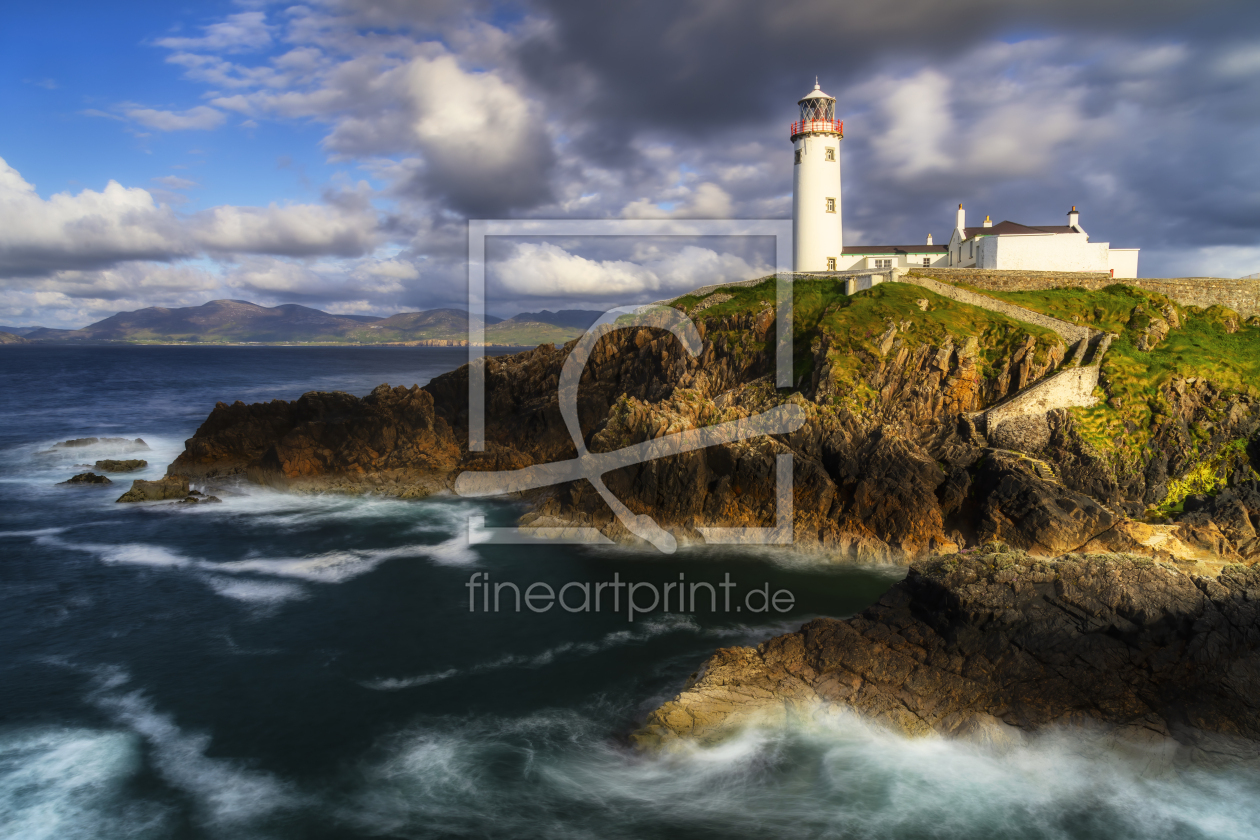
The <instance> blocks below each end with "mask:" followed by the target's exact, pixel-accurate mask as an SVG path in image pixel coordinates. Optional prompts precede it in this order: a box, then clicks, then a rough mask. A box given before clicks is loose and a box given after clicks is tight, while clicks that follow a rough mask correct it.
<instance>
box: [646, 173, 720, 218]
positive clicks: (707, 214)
mask: <svg viewBox="0 0 1260 840" xmlns="http://www.w3.org/2000/svg"><path fill="white" fill-rule="evenodd" d="M669 194H670V196H671V197H673V196H677V197H679V198H682V199H683V200H682V201H681V202H680V201H673V200H669V199H668V198H667V199H665V200H664V201H657V202H653V201H651V200H650V199H646V198H641V199H639V200H638V201H632V202H630V203H629V204H627V205H626V206H625V209H623V210H622V211H621V215H623V216H625V217H626V218H627V219H729V218H731V215H732V212H733V207H734V204H733V202H732V201H731V196H730V194H729V193H727V192H726V190H724V189H722V188H721V187H719V186H718V185H717V184H713V183H709V182H705V183H703V184H700V185H698V186H697V187H696V188H695V189H690V188H685V187H684V188H681V189H677V190H671V191H670V193H669Z"/></svg>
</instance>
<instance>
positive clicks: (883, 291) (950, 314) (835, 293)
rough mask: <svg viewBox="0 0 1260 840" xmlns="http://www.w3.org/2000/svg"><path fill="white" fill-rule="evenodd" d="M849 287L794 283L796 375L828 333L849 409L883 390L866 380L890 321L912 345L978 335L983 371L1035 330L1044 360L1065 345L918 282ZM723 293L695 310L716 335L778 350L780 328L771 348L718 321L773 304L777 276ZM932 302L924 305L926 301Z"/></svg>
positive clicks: (809, 364)
mask: <svg viewBox="0 0 1260 840" xmlns="http://www.w3.org/2000/svg"><path fill="white" fill-rule="evenodd" d="M843 288H844V287H843V286H842V285H841V284H840V283H837V282H836V281H835V280H831V279H827V278H819V279H807V280H797V281H796V283H794V284H793V312H792V319H793V320H792V327H793V333H794V335H793V349H794V354H795V358H794V364H793V368H794V374H795V376H796V377H797V378H800V377H802V376H808V375H809V374H811V373H812V368H813V363H814V356H813V348H814V347H815V346H816V343H817V341H818V340H820V339H822V338H826V340H827V342H828V344H829V349H828V353H827V361H828V363H829V364H830V366H831V380H832V382H833V383H834V384H835V385H836V388H835V390H836V392H837V393H841V394H844V395H845V397H843V398H842V402H844V403H845V404H846V405H847V407H849V408H851V409H854V410H860V409H861V408H862V407H863V406H865V405H867V404H869V402H870V401H871V400H873V399H874V398H875V397H876V396H877V395H876V394H875V393H874V392H873V391H872V390H871V388H870V386H869V385H868V384H867V382H866V376H865V373H866V372H867V371H868V369H869V368H870V366H872V365H877V364H878V361H879V359H880V352H879V346H880V342H881V340H882V338H883V336H884V335H885V333H886V332H887V330H888V329H889V327H890V325H892V326H895V327H896V329H897V336H898V338H899V339H900V340H901V341H902V342H903V344H904V346H905V347H906V348H908V349H909V350H910V351H913V350H915V349H916V348H918V347H920V346H921V345H925V344H926V345H932V346H938V347H939V346H942V345H943V344H945V342H946V337H947V336H951V337H952V338H953V340H954V343H955V344H956V345H959V346H961V345H963V344H964V343H965V342H966V341H967V339H968V338H969V337H975V338H976V340H977V348H976V349H977V364H979V365H980V366H981V369H982V373H983V375H984V376H986V377H988V376H995V375H997V371H998V368H999V366H1000V364H1001V362H1000V361H999V360H1001V359H1006V358H1009V357H1010V356H1011V355H1013V354H1014V353H1015V352H1016V351H1017V350H1018V349H1019V348H1020V347H1023V346H1024V345H1025V344H1026V343H1027V341H1028V339H1029V337H1030V336H1031V337H1032V338H1033V339H1034V341H1035V356H1034V358H1035V359H1036V361H1038V362H1044V361H1045V359H1046V354H1047V352H1048V351H1049V349H1050V348H1051V347H1054V346H1055V345H1057V344H1061V343H1062V342H1061V340H1060V339H1059V337H1058V336H1057V335H1056V334H1055V333H1054V332H1052V331H1050V330H1046V329H1043V328H1041V327H1036V326H1033V325H1032V324H1026V323H1023V322H1020V321H1016V320H1014V319H1011V318H1007V317H1005V316H1003V315H1000V314H997V313H994V312H989V311H988V310H985V309H980V308H979V307H975V306H969V305H967V304H964V303H958V302H956V301H951V300H948V299H946V298H943V297H941V296H940V295H937V294H935V293H933V292H930V291H928V290H926V289H922V288H920V287H918V286H910V285H907V284H904V283H884V284H881V285H879V286H876V287H875V288H873V289H869V290H866V291H862V292H858V293H857V294H855V295H852V296H850V295H846V294H844V291H843ZM720 293H721V294H724V295H730V299H729V300H725V301H723V302H721V303H717V304H714V305H712V306H708V307H705V308H703V309H702V310H701V311H700V312H699V314H698V315H697V316H696V317H697V319H698V320H701V321H704V322H706V323H707V324H708V325H710V332H709V337H710V338H716V337H718V336H722V337H725V338H726V340H727V342H728V345H730V346H732V347H735V348H737V350H736V353H735V355H736V357H737V358H738V357H739V354H740V352H765V353H767V354H770V353H772V352H773V344H772V341H773V331H771V336H770V340H768V341H767V342H765V343H764V346H762V345H757V346H753V345H752V344H750V343H749V341H748V337H747V335H746V334H745V333H744V332H743V331H737V330H730V331H725V332H724V331H721V330H719V329H717V326H716V325H717V322H718V321H719V320H720V319H722V318H723V317H727V316H732V315H748V314H751V315H754V316H755V315H757V314H758V313H760V312H764V311H766V310H768V309H771V310H772V309H773V308H774V300H775V283H774V278H773V277H770V278H766V279H765V280H764V281H762V282H761V283H758V284H757V285H754V286H725V287H722V288H721V289H720ZM707 297H708V295H703V296H699V297H697V296H694V295H684V296H683V297H681V298H678V299H677V300H675V301H673V302H672V304H673V305H674V306H676V307H679V308H681V309H683V310H684V311H686V312H687V313H688V314H691V313H693V312H695V311H696V310H697V309H698V308H699V307H700V306H701V304H702V302H703V301H704V300H705V298H707ZM921 300H926V301H927V308H926V309H923V308H921V307H920V305H919V301H921Z"/></svg>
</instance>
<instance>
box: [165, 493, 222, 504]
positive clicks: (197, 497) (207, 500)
mask: <svg viewBox="0 0 1260 840" xmlns="http://www.w3.org/2000/svg"><path fill="white" fill-rule="evenodd" d="M222 501H223V500H222V499H220V498H219V497H218V496H204V495H202V494H201V493H198V492H197V491H196V490H194V491H192V492H191V493H189V494H188V496H187V497H186V498H183V499H180V500H179V501H178V502H176V503H175V504H177V505H205V504H215V503H221V502H222Z"/></svg>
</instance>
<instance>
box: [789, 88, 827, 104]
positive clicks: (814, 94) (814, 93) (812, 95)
mask: <svg viewBox="0 0 1260 840" xmlns="http://www.w3.org/2000/svg"><path fill="white" fill-rule="evenodd" d="M811 99H830V100H831V101H832V102H834V101H835V100H836V98H835V97H834V96H831V95H829V94H826V93H824V92H823V91H822V89H821V88H819V86H818V85H817V84H815V85H814V89H813V90H811V91H810V92H809V93H807V94H805V95H804V96H802V97H801V98H800V99H799V100H797V104H798V105H799V104H801V103H802V102H809V101H810V100H811Z"/></svg>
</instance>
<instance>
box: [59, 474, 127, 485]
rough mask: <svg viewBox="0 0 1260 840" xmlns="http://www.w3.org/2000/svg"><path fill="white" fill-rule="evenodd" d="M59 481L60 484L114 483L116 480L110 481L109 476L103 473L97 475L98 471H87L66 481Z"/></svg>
mask: <svg viewBox="0 0 1260 840" xmlns="http://www.w3.org/2000/svg"><path fill="white" fill-rule="evenodd" d="M57 483H58V484H113V483H114V482H112V481H110V480H109V479H108V478H106V477H105V476H103V475H97V474H96V473H91V472H85V473H79V474H78V475H76V476H74V477H73V478H70V479H67V480H66V481H59V482H57Z"/></svg>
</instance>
